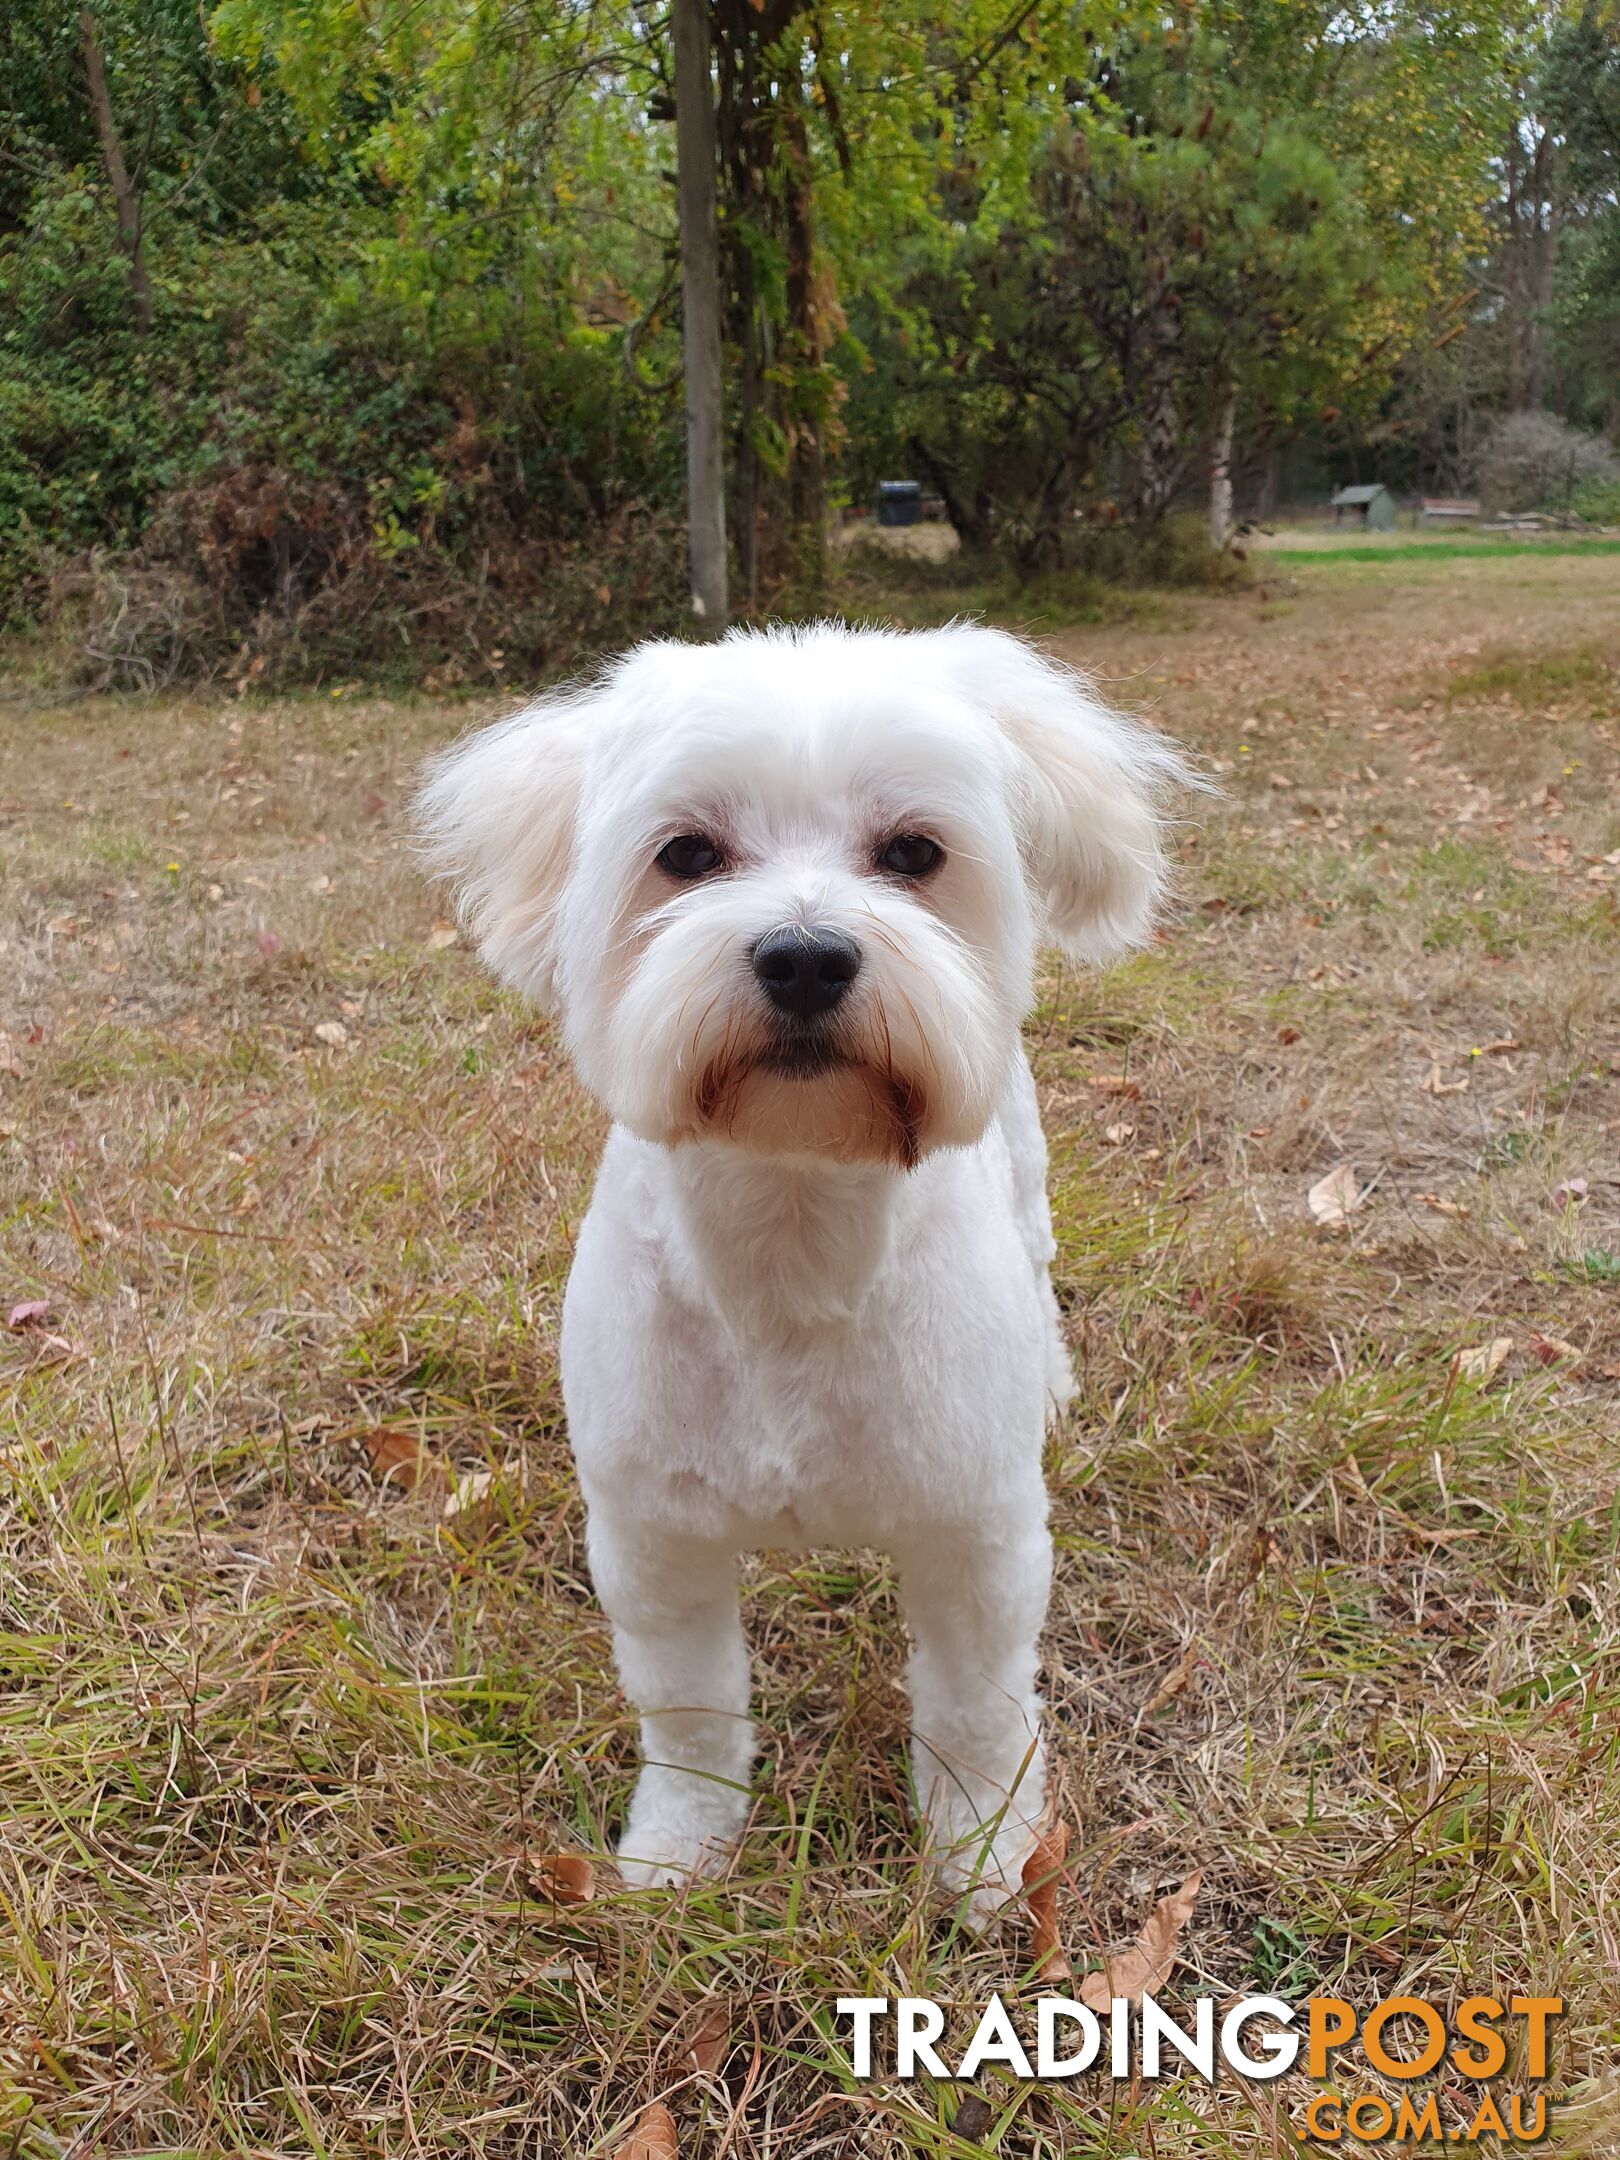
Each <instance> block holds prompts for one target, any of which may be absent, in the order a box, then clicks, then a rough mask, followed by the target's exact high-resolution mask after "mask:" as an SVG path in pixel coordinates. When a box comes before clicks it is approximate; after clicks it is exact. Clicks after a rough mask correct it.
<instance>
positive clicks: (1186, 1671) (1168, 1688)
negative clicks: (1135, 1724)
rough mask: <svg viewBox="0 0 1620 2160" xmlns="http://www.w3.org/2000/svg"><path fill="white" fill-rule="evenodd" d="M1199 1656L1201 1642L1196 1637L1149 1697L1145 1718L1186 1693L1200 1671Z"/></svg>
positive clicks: (1143, 1713) (1144, 1709)
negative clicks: (1194, 1675)
mask: <svg viewBox="0 0 1620 2160" xmlns="http://www.w3.org/2000/svg"><path fill="white" fill-rule="evenodd" d="M1199 1655H1200V1651H1199V1642H1198V1637H1197V1636H1196V1635H1195V1636H1194V1637H1193V1639H1192V1641H1191V1642H1190V1643H1188V1645H1187V1647H1186V1649H1185V1650H1183V1651H1182V1653H1181V1655H1180V1657H1179V1658H1178V1659H1177V1660H1176V1663H1175V1665H1174V1667H1173V1668H1172V1670H1171V1671H1169V1672H1168V1673H1166V1674H1165V1676H1164V1678H1163V1679H1162V1680H1161V1681H1160V1682H1159V1685H1158V1686H1157V1687H1156V1688H1155V1689H1154V1691H1153V1693H1152V1694H1151V1695H1150V1696H1149V1697H1148V1700H1147V1701H1146V1702H1145V1703H1144V1704H1143V1705H1142V1715H1143V1717H1145V1718H1148V1717H1152V1716H1153V1714H1154V1712H1155V1711H1156V1710H1163V1709H1164V1708H1166V1706H1167V1705H1168V1704H1170V1703H1173V1702H1174V1701H1175V1699H1176V1697H1177V1696H1178V1695H1183V1694H1185V1693H1186V1690H1187V1684H1188V1682H1189V1681H1190V1680H1191V1679H1192V1676H1193V1674H1194V1673H1195V1672H1196V1671H1197V1670H1198V1659H1199Z"/></svg>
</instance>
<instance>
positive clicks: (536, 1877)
mask: <svg viewBox="0 0 1620 2160" xmlns="http://www.w3.org/2000/svg"><path fill="white" fill-rule="evenodd" d="M523 1872H524V1874H525V1875H526V1876H527V1878H528V1883H529V1888H530V1889H531V1890H532V1891H533V1892H534V1894H535V1896H536V1897H539V1898H544V1899H545V1900H546V1902H547V1903H548V1904H550V1905H588V1904H589V1903H590V1901H591V1899H592V1898H593V1897H595V1895H596V1870H595V1868H594V1867H593V1866H592V1865H591V1863H590V1861H589V1860H587V1859H586V1857H585V1855H584V1854H583V1853H579V1852H557V1853H530V1854H529V1855H528V1856H527V1858H526V1859H525V1861H524V1864H523Z"/></svg>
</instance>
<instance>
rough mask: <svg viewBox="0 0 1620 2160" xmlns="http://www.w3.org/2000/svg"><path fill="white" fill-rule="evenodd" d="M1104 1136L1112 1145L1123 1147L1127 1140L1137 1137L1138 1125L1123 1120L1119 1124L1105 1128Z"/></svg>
mask: <svg viewBox="0 0 1620 2160" xmlns="http://www.w3.org/2000/svg"><path fill="white" fill-rule="evenodd" d="M1103 1138H1104V1139H1105V1140H1106V1141H1107V1142H1108V1145H1109V1146H1110V1147H1123V1146H1124V1145H1125V1142H1126V1141H1127V1140H1134V1139H1135V1138H1136V1127H1135V1126H1134V1125H1127V1124H1124V1123H1123V1122H1122V1123H1120V1124H1118V1125H1107V1126H1104V1128H1103Z"/></svg>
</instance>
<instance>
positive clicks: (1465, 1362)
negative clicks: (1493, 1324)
mask: <svg viewBox="0 0 1620 2160" xmlns="http://www.w3.org/2000/svg"><path fill="white" fill-rule="evenodd" d="M1512 1350H1513V1337H1512V1336H1511V1335H1498V1336H1496V1337H1495V1338H1494V1339H1493V1340H1492V1341H1490V1342H1488V1343H1478V1344H1476V1345H1475V1347H1474V1348H1473V1349H1472V1350H1459V1351H1458V1352H1457V1355H1456V1356H1455V1357H1454V1358H1453V1359H1452V1361H1451V1369H1452V1371H1453V1372H1454V1373H1455V1374H1456V1375H1457V1377H1458V1379H1459V1380H1488V1379H1489V1378H1490V1377H1491V1375H1492V1373H1494V1372H1495V1371H1496V1370H1497V1368H1498V1367H1499V1366H1501V1365H1502V1364H1504V1363H1505V1362H1506V1360H1507V1359H1508V1357H1509V1356H1510V1355H1511V1354H1512Z"/></svg>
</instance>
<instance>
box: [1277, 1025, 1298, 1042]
mask: <svg viewBox="0 0 1620 2160" xmlns="http://www.w3.org/2000/svg"><path fill="white" fill-rule="evenodd" d="M1277 1040H1278V1041H1279V1042H1280V1043H1297V1042H1298V1041H1299V1029H1298V1028H1297V1027H1280V1028H1279V1029H1278V1030H1277Z"/></svg>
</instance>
